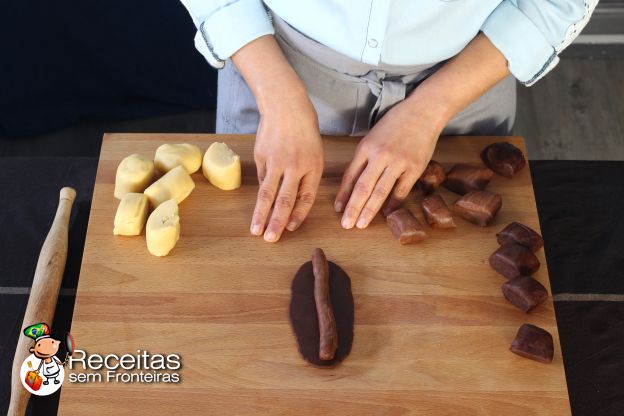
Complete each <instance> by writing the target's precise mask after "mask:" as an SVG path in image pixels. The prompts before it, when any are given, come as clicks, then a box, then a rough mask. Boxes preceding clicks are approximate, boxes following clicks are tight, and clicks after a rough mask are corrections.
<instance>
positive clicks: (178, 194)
mask: <svg viewBox="0 0 624 416" xmlns="http://www.w3.org/2000/svg"><path fill="white" fill-rule="evenodd" d="M194 188H195V182H193V178H191V175H189V173H188V172H187V171H186V169H184V167H183V166H176V167H175V168H173V169H171V170H170V171H169V172H167V173H165V174H164V175H163V176H162V177H161V178H160V179H158V180H157V181H156V182H154V183H153V184H151V185H150V186H149V187H148V188H147V189H146V190H145V192H144V193H145V195H147V198H148V199H149V201H150V203H151V204H152V205H153V206H154V207H157V206H159V205H160V204H162V203H163V202H165V201H166V200H168V199H171V198H173V199H175V200H176V202H177V203H178V204H179V203H180V202H182V201H184V200H185V199H186V197H187V196H189V195H190V194H191V191H193V189H194Z"/></svg>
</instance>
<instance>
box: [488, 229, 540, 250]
mask: <svg viewBox="0 0 624 416" xmlns="http://www.w3.org/2000/svg"><path fill="white" fill-rule="evenodd" d="M496 240H497V241H498V244H500V245H501V246H502V245H505V244H507V243H516V244H521V245H523V246H525V247H526V248H528V249H529V250H531V251H532V252H533V253H535V252H536V251H537V250H539V249H540V248H542V246H543V245H544V240H543V239H542V236H541V235H539V234H538V233H536V232H535V231H534V230H533V229H531V228H529V227H527V226H526V225H524V224H520V223H519V222H512V223H511V224H509V225H508V226H507V227H505V228H503V229H502V230H501V231H500V232H499V233H498V234H496Z"/></svg>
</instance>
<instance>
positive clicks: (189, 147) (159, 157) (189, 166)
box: [154, 143, 202, 173]
mask: <svg viewBox="0 0 624 416" xmlns="http://www.w3.org/2000/svg"><path fill="white" fill-rule="evenodd" d="M201 164H202V151H201V150H200V149H199V147H197V146H195V145H194V144H190V143H174V144H168V143H167V144H163V145H161V146H158V149H156V155H155V156H154V166H156V169H158V170H159V171H161V172H169V171H170V170H171V169H173V168H175V167H176V166H184V169H186V171H187V172H188V173H195V172H197V171H198V170H199V168H201Z"/></svg>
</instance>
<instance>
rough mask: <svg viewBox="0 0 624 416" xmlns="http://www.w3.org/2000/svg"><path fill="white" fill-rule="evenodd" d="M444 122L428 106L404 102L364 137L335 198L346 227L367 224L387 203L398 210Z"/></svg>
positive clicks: (390, 209) (387, 207)
mask: <svg viewBox="0 0 624 416" xmlns="http://www.w3.org/2000/svg"><path fill="white" fill-rule="evenodd" d="M443 126H444V123H443V122H442V121H441V117H438V116H437V115H435V114H433V113H431V112H430V110H429V109H427V106H426V105H418V104H416V105H414V102H413V101H409V100H404V101H402V102H401V103H399V104H397V105H395V106H394V107H393V108H392V109H391V110H389V111H388V113H386V114H385V115H384V116H383V117H382V118H381V120H380V121H379V122H378V123H377V124H376V125H375V126H374V127H373V128H372V129H371V130H370V132H369V133H368V134H367V135H366V136H365V137H364V138H363V139H362V140H361V141H360V144H359V145H358V147H357V149H356V151H355V156H354V157H353V160H352V161H351V163H350V165H349V167H348V168H347V170H346V171H345V173H344V175H343V178H342V183H341V185H340V189H339V191H338V194H337V196H336V200H335V202H334V209H335V210H336V212H344V214H343V216H342V221H341V224H342V227H343V228H346V229H349V228H353V226H357V227H358V228H365V227H367V226H368V224H370V222H371V221H372V220H373V218H374V217H375V215H376V214H377V212H378V211H379V210H380V209H381V208H382V206H383V213H384V214H388V213H390V212H391V211H392V210H394V209H396V208H398V207H399V206H400V204H401V203H402V202H403V200H405V198H406V197H407V195H408V194H409V192H410V190H411V189H412V187H413V186H414V184H415V183H416V181H417V180H418V178H419V177H420V175H421V174H422V172H423V171H424V169H425V167H426V166H427V163H428V162H429V160H430V159H431V156H432V155H433V151H434V149H435V145H436V143H437V140H438V136H439V134H440V132H441V131H442V127H443Z"/></svg>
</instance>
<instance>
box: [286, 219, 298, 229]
mask: <svg viewBox="0 0 624 416" xmlns="http://www.w3.org/2000/svg"><path fill="white" fill-rule="evenodd" d="M286 229H287V230H288V231H295V230H296V229H297V223H296V222H295V221H291V222H289V223H288V225H287V226H286Z"/></svg>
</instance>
